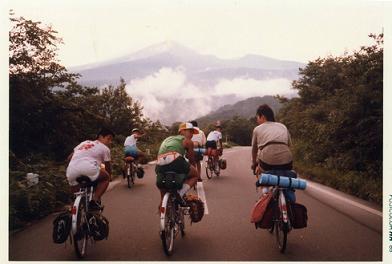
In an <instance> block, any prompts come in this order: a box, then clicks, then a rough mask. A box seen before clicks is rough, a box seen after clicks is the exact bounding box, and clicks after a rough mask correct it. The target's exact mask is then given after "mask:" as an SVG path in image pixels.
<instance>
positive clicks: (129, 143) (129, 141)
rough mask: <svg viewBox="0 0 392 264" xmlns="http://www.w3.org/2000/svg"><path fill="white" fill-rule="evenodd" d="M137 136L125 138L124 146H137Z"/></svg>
mask: <svg viewBox="0 0 392 264" xmlns="http://www.w3.org/2000/svg"><path fill="white" fill-rule="evenodd" d="M136 142H137V138H136V137H135V135H130V136H128V137H127V138H126V139H125V142H124V147H126V146H136Z"/></svg>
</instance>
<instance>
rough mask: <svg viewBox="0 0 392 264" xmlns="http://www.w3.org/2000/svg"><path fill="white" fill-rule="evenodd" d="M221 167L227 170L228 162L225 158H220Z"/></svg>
mask: <svg viewBox="0 0 392 264" xmlns="http://www.w3.org/2000/svg"><path fill="white" fill-rule="evenodd" d="M219 167H220V168H221V170H225V169H226V167H227V162H226V160H225V159H220V160H219Z"/></svg>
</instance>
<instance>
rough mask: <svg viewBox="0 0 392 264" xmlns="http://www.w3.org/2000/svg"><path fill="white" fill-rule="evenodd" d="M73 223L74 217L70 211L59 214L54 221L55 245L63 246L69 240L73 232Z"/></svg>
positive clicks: (53, 236)
mask: <svg viewBox="0 0 392 264" xmlns="http://www.w3.org/2000/svg"><path fill="white" fill-rule="evenodd" d="M71 223H72V215H71V212H69V211H66V212H63V213H61V214H59V215H58V216H57V217H56V218H55V219H54V220H53V233H52V238H53V242H54V243H56V244H62V243H64V242H65V241H66V240H67V238H68V236H69V233H70V232H71Z"/></svg>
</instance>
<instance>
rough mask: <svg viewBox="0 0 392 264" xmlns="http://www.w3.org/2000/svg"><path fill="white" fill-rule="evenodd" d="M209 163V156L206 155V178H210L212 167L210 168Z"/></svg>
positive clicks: (210, 162) (210, 161)
mask: <svg viewBox="0 0 392 264" xmlns="http://www.w3.org/2000/svg"><path fill="white" fill-rule="evenodd" d="M211 164H212V160H211V157H208V160H207V163H206V175H207V178H208V179H211V178H212V169H211V167H212V165H211Z"/></svg>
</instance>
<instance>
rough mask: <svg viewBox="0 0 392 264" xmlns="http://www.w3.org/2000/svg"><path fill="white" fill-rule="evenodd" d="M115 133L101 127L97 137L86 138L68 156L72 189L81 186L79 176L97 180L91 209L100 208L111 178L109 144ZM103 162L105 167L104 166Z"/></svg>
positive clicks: (74, 189) (69, 180)
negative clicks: (94, 138)
mask: <svg viewBox="0 0 392 264" xmlns="http://www.w3.org/2000/svg"><path fill="white" fill-rule="evenodd" d="M113 137H114V133H113V132H112V131H111V130H109V129H106V128H103V129H101V131H100V132H99V133H98V135H97V139H96V140H94V141H92V140H86V141H83V142H82V143H80V144H79V145H78V146H76V147H75V148H74V151H73V152H72V153H71V155H70V156H69V157H68V160H70V162H69V165H68V167H67V172H66V176H67V180H68V182H69V184H70V185H71V188H72V191H76V190H77V189H78V188H79V184H78V182H77V178H79V177H80V176H87V177H88V178H90V180H91V181H96V182H97V186H96V189H95V192H94V195H93V199H92V201H90V204H89V208H90V209H91V210H98V209H100V205H99V203H100V200H101V196H102V195H103V194H104V193H105V191H106V189H107V187H108V185H109V181H110V180H111V173H112V172H111V162H110V161H111V157H110V149H109V146H110V145H111V143H112V140H113ZM101 164H104V165H105V167H104V168H102V167H101Z"/></svg>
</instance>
